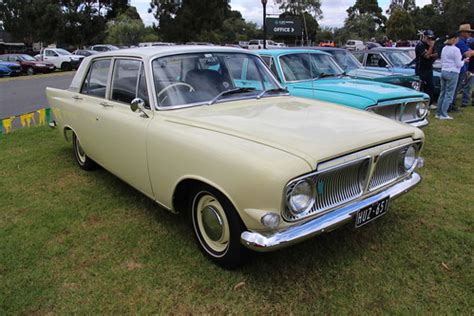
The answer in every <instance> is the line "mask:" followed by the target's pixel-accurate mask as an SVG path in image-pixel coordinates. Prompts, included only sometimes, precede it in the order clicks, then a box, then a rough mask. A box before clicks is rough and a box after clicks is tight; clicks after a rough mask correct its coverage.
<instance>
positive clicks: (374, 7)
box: [346, 0, 387, 37]
mask: <svg viewBox="0 0 474 316" xmlns="http://www.w3.org/2000/svg"><path fill="white" fill-rule="evenodd" d="M347 13H348V17H347V19H346V24H347V25H348V26H351V27H352V28H354V29H353V30H352V31H354V32H355V33H359V34H362V33H364V34H369V35H370V36H369V37H372V36H374V35H375V32H376V31H377V30H378V29H383V28H384V26H385V22H386V21H387V18H386V17H385V16H384V15H383V14H382V8H380V7H379V4H378V2H377V0H357V1H356V3H355V4H354V5H353V6H352V7H349V9H347ZM358 27H368V28H369V29H368V30H362V29H357V28H358Z"/></svg>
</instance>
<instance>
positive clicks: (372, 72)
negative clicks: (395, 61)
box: [348, 67, 418, 81]
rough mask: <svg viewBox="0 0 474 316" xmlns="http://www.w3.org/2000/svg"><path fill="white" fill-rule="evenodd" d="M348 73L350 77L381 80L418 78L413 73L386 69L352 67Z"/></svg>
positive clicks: (410, 79) (411, 79)
mask: <svg viewBox="0 0 474 316" xmlns="http://www.w3.org/2000/svg"><path fill="white" fill-rule="evenodd" d="M348 75H349V76H351V77H358V78H367V79H371V80H383V81H393V80H400V81H413V80H418V77H417V76H415V75H409V74H403V73H397V72H393V71H390V70H388V69H380V70H379V69H368V68H364V67H361V68H358V69H353V70H351V71H349V72H348Z"/></svg>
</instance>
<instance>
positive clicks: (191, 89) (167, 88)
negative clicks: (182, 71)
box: [156, 82, 196, 103]
mask: <svg viewBox="0 0 474 316" xmlns="http://www.w3.org/2000/svg"><path fill="white" fill-rule="evenodd" d="M180 86H184V87H187V88H189V92H194V91H196V89H194V87H193V86H192V85H190V84H188V83H186V82H175V83H173V84H170V85H169V86H166V87H164V88H163V89H161V91H160V92H158V94H157V95H156V99H157V100H158V103H163V101H164V100H165V99H166V97H165V98H163V100H161V101H160V96H161V95H162V94H163V93H165V92H167V91H168V90H169V89H171V88H176V87H180Z"/></svg>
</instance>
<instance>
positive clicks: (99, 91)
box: [81, 59, 110, 98]
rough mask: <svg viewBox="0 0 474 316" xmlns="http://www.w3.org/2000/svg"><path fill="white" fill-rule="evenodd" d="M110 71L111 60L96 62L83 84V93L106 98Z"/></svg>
mask: <svg viewBox="0 0 474 316" xmlns="http://www.w3.org/2000/svg"><path fill="white" fill-rule="evenodd" d="M109 69H110V59H102V60H97V61H94V62H93V63H92V64H91V66H90V68H89V73H88V74H87V77H86V80H84V83H83V84H82V88H81V93H83V94H88V95H91V96H94V97H99V98H105V92H106V90H107V79H108V77H109Z"/></svg>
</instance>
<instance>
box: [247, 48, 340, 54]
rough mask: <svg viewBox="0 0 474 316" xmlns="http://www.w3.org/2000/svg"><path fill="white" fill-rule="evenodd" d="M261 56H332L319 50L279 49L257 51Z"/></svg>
mask: <svg viewBox="0 0 474 316" xmlns="http://www.w3.org/2000/svg"><path fill="white" fill-rule="evenodd" d="M256 53H257V54H260V55H272V56H277V55H284V54H295V53H308V54H322V55H329V56H330V55H331V54H329V53H326V52H323V51H321V50H319V49H318V48H314V49H313V48H294V47H293V48H278V49H260V50H257V51H256Z"/></svg>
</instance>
